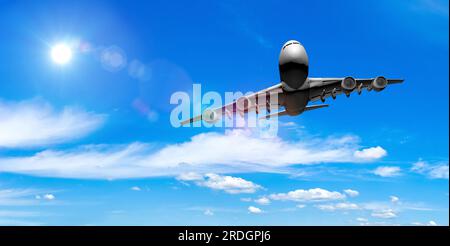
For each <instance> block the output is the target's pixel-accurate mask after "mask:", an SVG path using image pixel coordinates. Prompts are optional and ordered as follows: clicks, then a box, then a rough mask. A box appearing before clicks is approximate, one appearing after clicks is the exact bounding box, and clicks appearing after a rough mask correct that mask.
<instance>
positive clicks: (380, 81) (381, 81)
mask: <svg viewBox="0 0 450 246" xmlns="http://www.w3.org/2000/svg"><path fill="white" fill-rule="evenodd" d="M387 84H388V82H387V80H386V78H385V77H382V76H378V77H376V78H375V79H374V80H373V81H372V88H373V89H374V90H375V91H381V90H383V89H384V88H385V87H386V86H387Z"/></svg>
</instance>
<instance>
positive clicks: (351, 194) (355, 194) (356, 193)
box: [344, 189, 359, 197]
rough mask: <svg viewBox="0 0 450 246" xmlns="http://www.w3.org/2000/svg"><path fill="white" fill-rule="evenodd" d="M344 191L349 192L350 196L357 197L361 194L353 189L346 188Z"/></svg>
mask: <svg viewBox="0 0 450 246" xmlns="http://www.w3.org/2000/svg"><path fill="white" fill-rule="evenodd" d="M344 193H345V194H347V195H348V196H349V197H356V196H358V195H359V192H358V191H356V190H352V189H346V190H344Z"/></svg>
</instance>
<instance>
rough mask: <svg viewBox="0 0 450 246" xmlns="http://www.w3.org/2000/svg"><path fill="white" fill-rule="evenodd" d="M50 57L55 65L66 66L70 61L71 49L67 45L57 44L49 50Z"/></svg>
mask: <svg viewBox="0 0 450 246" xmlns="http://www.w3.org/2000/svg"><path fill="white" fill-rule="evenodd" d="M51 57H52V60H53V62H55V63H56V64H60V65H64V64H67V63H68V62H69V61H70V60H71V59H72V49H71V48H70V47H69V46H68V45H67V44H63V43H60V44H57V45H55V46H53V47H52V49H51Z"/></svg>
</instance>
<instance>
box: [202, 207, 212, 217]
mask: <svg viewBox="0 0 450 246" xmlns="http://www.w3.org/2000/svg"><path fill="white" fill-rule="evenodd" d="M203 214H204V215H207V216H213V215H214V212H213V211H212V210H211V209H206V210H205V212H204V213H203Z"/></svg>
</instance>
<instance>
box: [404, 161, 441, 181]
mask: <svg viewBox="0 0 450 246" xmlns="http://www.w3.org/2000/svg"><path fill="white" fill-rule="evenodd" d="M411 171H412V172H415V173H419V174H423V175H426V176H427V177H429V178H431V179H448V177H449V168H448V161H447V162H438V163H433V164H432V163H429V162H426V161H423V160H419V161H418V162H416V163H414V164H413V166H412V167H411Z"/></svg>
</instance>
